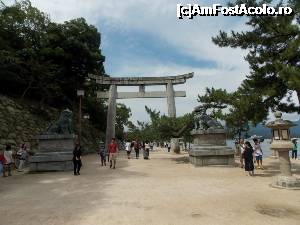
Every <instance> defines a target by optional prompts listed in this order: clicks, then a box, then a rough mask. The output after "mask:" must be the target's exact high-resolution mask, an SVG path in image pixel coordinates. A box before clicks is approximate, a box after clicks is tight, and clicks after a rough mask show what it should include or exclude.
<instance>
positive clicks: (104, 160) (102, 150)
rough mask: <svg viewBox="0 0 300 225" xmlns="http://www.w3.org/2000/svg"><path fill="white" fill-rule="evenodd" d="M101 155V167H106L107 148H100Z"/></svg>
mask: <svg viewBox="0 0 300 225" xmlns="http://www.w3.org/2000/svg"><path fill="white" fill-rule="evenodd" d="M99 155H100V158H101V166H103V165H104V166H106V151H105V148H101V147H100V151H99Z"/></svg>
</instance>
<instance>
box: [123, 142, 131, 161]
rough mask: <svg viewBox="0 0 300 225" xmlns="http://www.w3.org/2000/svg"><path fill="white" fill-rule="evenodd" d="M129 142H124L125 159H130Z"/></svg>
mask: <svg viewBox="0 0 300 225" xmlns="http://www.w3.org/2000/svg"><path fill="white" fill-rule="evenodd" d="M131 148H132V147H131V142H129V141H127V142H126V146H125V149H126V153H127V158H128V159H130V154H131Z"/></svg>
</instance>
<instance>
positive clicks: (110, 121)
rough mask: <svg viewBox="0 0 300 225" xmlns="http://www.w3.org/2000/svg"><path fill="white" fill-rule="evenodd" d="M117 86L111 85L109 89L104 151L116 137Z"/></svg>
mask: <svg viewBox="0 0 300 225" xmlns="http://www.w3.org/2000/svg"><path fill="white" fill-rule="evenodd" d="M116 102H117V86H116V85H111V86H110V88H109V98H108V107H107V121H106V137H105V139H106V140H105V144H106V149H108V144H109V143H110V141H111V139H112V138H114V137H115V135H116V129H115V125H116V115H117V112H116V109H117V105H116V104H117V103H116Z"/></svg>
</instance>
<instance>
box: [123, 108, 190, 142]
mask: <svg viewBox="0 0 300 225" xmlns="http://www.w3.org/2000/svg"><path fill="white" fill-rule="evenodd" d="M145 110H146V112H147V114H148V115H149V117H150V122H139V121H138V126H134V125H131V126H129V131H128V136H127V137H128V139H129V140H136V139H138V140H142V141H158V142H163V141H169V140H170V139H171V138H181V137H183V139H184V141H186V142H190V141H191V135H190V131H191V129H192V128H193V115H192V114H185V115H184V116H181V117H177V118H171V117H168V116H166V115H160V112H159V111H156V110H152V109H150V108H149V107H147V106H145Z"/></svg>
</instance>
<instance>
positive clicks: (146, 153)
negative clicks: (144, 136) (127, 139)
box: [144, 141, 150, 159]
mask: <svg viewBox="0 0 300 225" xmlns="http://www.w3.org/2000/svg"><path fill="white" fill-rule="evenodd" d="M149 154H150V144H149V141H146V142H145V144H144V159H149Z"/></svg>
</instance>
